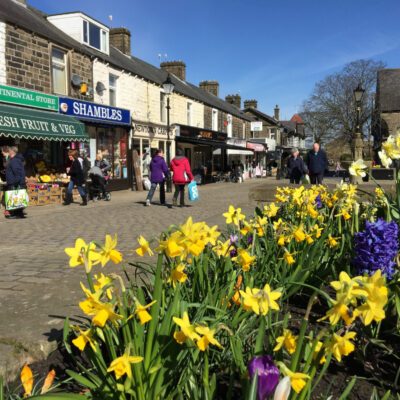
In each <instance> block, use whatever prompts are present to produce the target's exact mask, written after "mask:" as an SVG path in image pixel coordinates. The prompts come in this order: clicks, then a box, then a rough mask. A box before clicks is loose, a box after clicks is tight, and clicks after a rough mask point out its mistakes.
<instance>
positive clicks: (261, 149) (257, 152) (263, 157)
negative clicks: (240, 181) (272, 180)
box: [246, 142, 267, 177]
mask: <svg viewBox="0 0 400 400" xmlns="http://www.w3.org/2000/svg"><path fill="white" fill-rule="evenodd" d="M246 146H247V149H249V150H252V151H253V152H254V156H253V159H252V160H251V161H250V160H249V163H250V165H248V168H249V170H250V171H251V173H250V174H251V175H252V176H253V177H254V176H256V177H261V176H266V167H267V151H266V149H265V146H264V145H263V144H261V143H252V142H247V145H246Z"/></svg>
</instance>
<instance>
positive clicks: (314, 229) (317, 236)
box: [312, 224, 324, 239]
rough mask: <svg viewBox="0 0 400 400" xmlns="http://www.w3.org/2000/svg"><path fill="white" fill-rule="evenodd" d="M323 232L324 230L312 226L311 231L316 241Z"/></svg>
mask: <svg viewBox="0 0 400 400" xmlns="http://www.w3.org/2000/svg"><path fill="white" fill-rule="evenodd" d="M323 230H324V228H320V227H319V226H318V225H317V224H315V225H314V227H313V228H312V231H313V233H314V234H315V238H316V239H319V238H320V237H321V235H322V231H323Z"/></svg>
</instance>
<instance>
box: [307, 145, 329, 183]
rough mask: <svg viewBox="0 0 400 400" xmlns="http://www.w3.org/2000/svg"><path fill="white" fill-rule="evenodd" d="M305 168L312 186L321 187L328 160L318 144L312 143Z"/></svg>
mask: <svg viewBox="0 0 400 400" xmlns="http://www.w3.org/2000/svg"><path fill="white" fill-rule="evenodd" d="M307 166H308V171H309V174H310V181H311V183H312V184H313V185H321V184H322V181H323V180H324V173H325V170H326V169H327V168H328V158H327V157H326V153H325V151H324V150H322V149H321V148H320V145H319V143H314V145H313V148H312V150H310V151H309V152H308V155H307Z"/></svg>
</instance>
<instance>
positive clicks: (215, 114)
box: [211, 108, 218, 131]
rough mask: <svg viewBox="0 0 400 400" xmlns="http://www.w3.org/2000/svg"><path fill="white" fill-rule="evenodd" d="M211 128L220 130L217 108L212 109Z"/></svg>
mask: <svg viewBox="0 0 400 400" xmlns="http://www.w3.org/2000/svg"><path fill="white" fill-rule="evenodd" d="M211 129H212V130H213V131H218V110H217V109H216V108H213V109H212V111H211Z"/></svg>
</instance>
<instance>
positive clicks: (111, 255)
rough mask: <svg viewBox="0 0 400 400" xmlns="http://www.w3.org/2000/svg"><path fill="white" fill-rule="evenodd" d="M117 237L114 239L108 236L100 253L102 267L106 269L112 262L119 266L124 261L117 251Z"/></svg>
mask: <svg viewBox="0 0 400 400" xmlns="http://www.w3.org/2000/svg"><path fill="white" fill-rule="evenodd" d="M116 247H117V235H115V236H114V238H112V237H111V235H106V241H105V243H104V246H103V247H102V249H101V251H100V262H101V266H102V267H104V266H105V265H106V264H107V263H108V262H109V261H110V260H111V261H112V262H113V263H114V264H119V263H120V262H121V261H122V254H121V253H120V252H119V251H118V250H116Z"/></svg>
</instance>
